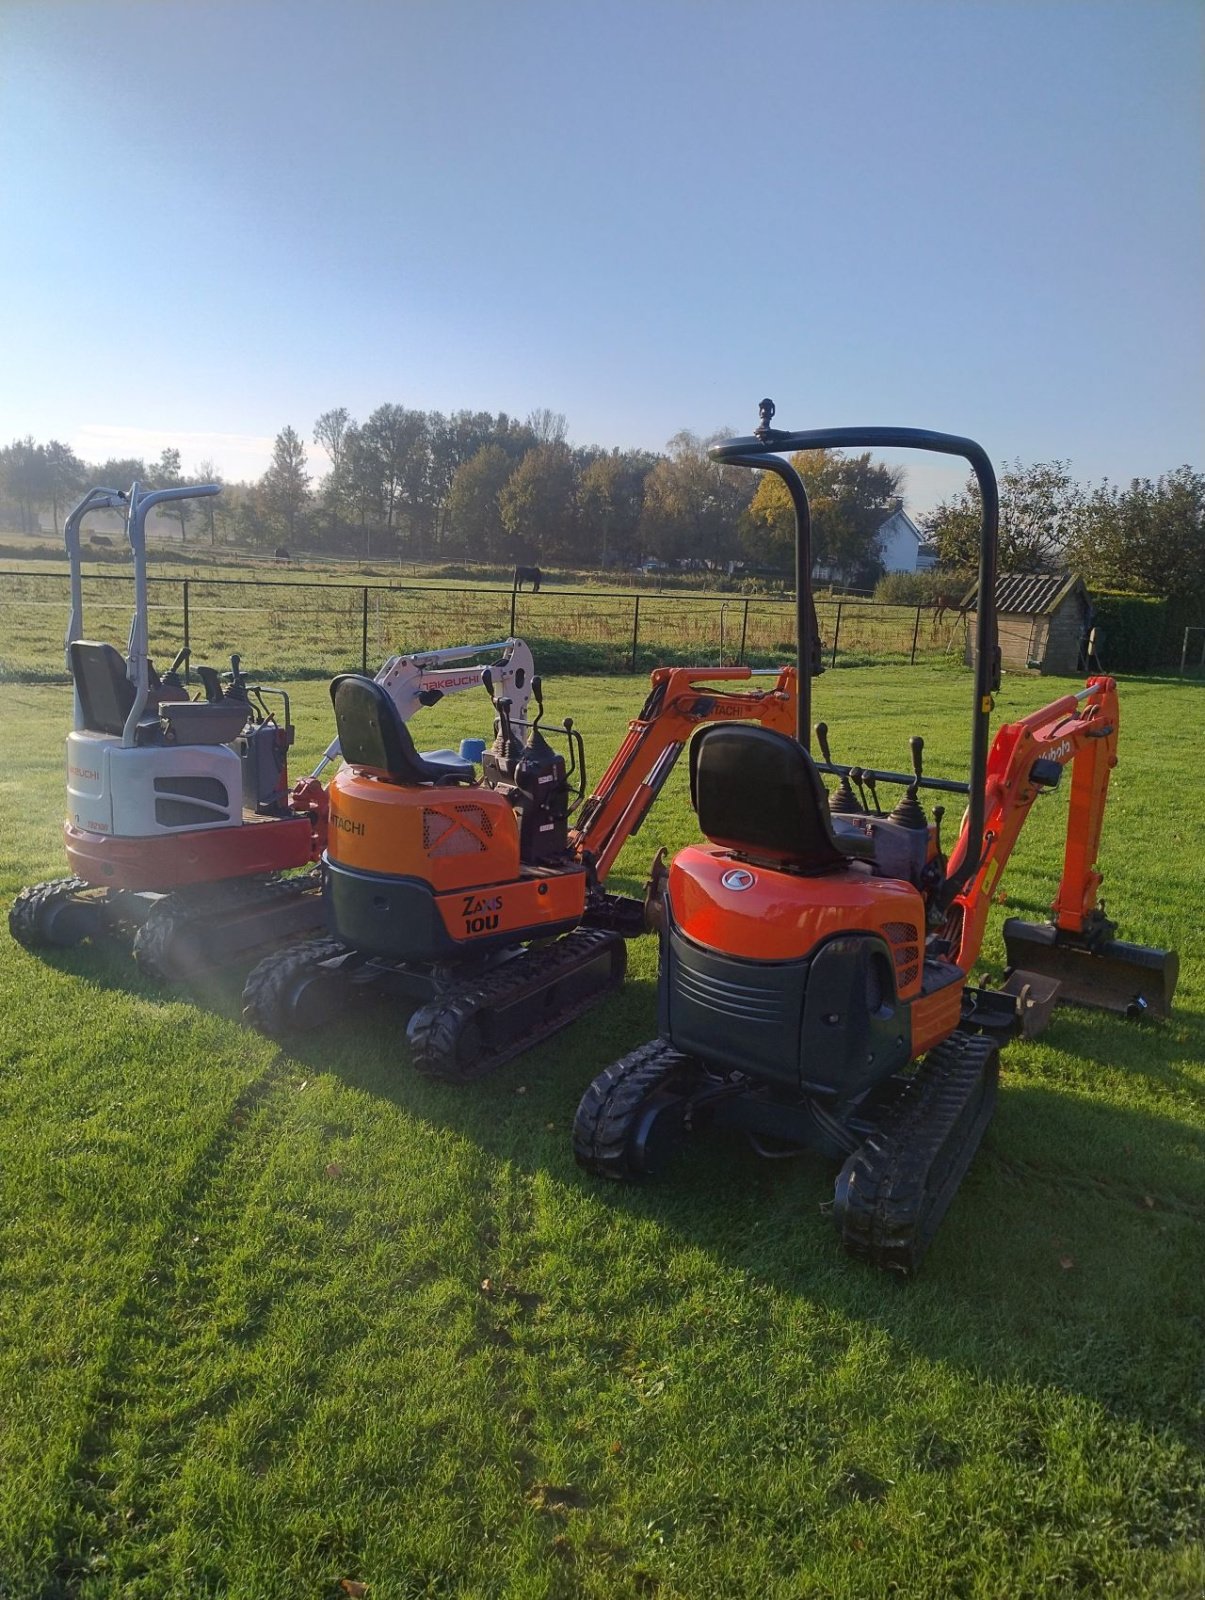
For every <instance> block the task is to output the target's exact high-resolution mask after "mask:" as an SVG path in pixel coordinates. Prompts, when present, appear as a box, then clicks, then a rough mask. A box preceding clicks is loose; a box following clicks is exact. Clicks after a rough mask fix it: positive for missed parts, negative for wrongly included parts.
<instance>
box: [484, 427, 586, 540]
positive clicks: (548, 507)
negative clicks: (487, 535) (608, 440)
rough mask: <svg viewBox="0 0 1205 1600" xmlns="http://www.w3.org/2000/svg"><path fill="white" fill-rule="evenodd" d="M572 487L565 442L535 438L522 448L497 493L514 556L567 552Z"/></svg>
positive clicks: (572, 517) (573, 507)
mask: <svg viewBox="0 0 1205 1600" xmlns="http://www.w3.org/2000/svg"><path fill="white" fill-rule="evenodd" d="M575 488H576V483H575V479H574V472H573V457H572V455H571V454H570V452H569V449H568V447H567V446H566V445H564V444H558V443H551V444H541V445H537V446H536V448H535V449H534V450H529V451H528V452H527V454H526V455H525V456H524V457H523V459H522V461H520V463H519V465H518V466H517V467H516V468H515V470H514V471H513V472H512V473H511V475H510V477H509V479H508V480H507V482H506V486H505V487H504V488H503V490H502V492H501V494H500V495H499V497H498V507H499V510H500V512H501V514H502V525H503V527H504V528H505V529H506V531H507V533H508V535H509V536H510V540H511V553H512V554H513V555H514V556H515V558H516V559H517V560H527V559H530V558H532V557H538V558H539V559H540V560H543V561H547V560H550V559H553V558H556V557H562V558H563V557H564V556H566V555H568V554H570V553H571V552H572V549H573V534H574V521H575V516H576V505H575V503H574V490H575Z"/></svg>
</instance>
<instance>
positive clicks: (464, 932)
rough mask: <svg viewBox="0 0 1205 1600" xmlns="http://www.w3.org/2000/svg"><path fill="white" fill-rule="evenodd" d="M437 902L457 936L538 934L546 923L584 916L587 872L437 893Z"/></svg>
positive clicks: (481, 936) (466, 939)
mask: <svg viewBox="0 0 1205 1600" xmlns="http://www.w3.org/2000/svg"><path fill="white" fill-rule="evenodd" d="M435 904H436V905H437V906H438V907H439V914H440V916H441V917H442V918H443V924H444V927H445V928H446V929H447V930H448V933H449V934H450V935H451V937H452V938H453V939H456V940H459V941H469V942H471V941H472V940H473V939H495V938H497V937H498V935H499V934H500V933H514V934H518V935H522V936H524V937H532V938H536V937H538V936H539V933H540V930H541V928H546V927H553V926H556V925H558V924H561V923H565V922H579V921H580V920H581V916H582V913H583V911H584V910H585V907H586V874H585V872H583V871H580V870H579V871H573V872H567V873H565V874H564V875H563V876H558V877H549V878H522V879H520V880H519V881H518V882H517V883H504V884H501V885H499V886H496V887H487V888H484V889H474V890H467V889H466V890H463V891H461V892H458V893H456V894H441V895H438V896H437V897H436V900H435Z"/></svg>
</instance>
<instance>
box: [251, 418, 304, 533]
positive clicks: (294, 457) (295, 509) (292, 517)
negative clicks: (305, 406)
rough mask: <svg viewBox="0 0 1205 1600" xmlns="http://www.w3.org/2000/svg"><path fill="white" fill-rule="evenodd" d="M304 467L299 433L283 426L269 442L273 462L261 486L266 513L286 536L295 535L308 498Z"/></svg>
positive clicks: (302, 446)
mask: <svg viewBox="0 0 1205 1600" xmlns="http://www.w3.org/2000/svg"><path fill="white" fill-rule="evenodd" d="M305 468H306V455H305V445H304V444H303V443H302V441H301V435H300V434H299V433H298V432H297V431H296V429H295V428H293V427H291V426H286V427H284V428H282V429H281V430H280V432H279V433H278V434H277V435H276V439H275V442H274V443H273V445H272V465H271V466H270V467H269V468H268V470H267V472H265V473H264V475H263V477H262V478H261V479H260V488H261V490H262V492H263V499H264V504H265V506H266V508H267V512H268V515H269V516H270V517H271V518H272V519H273V521H274V522H275V524H276V527H277V528H278V529H279V530H280V531H281V532H282V533H283V534H284V535H285V536H286V537H287V538H289V539H293V538H295V537H296V535H297V531H298V523H299V519H300V518H301V515H302V513H303V512H304V510H305V507H306V505H307V503H308V501H309V498H310V475H309V473H308V472H307V471H306V470H305Z"/></svg>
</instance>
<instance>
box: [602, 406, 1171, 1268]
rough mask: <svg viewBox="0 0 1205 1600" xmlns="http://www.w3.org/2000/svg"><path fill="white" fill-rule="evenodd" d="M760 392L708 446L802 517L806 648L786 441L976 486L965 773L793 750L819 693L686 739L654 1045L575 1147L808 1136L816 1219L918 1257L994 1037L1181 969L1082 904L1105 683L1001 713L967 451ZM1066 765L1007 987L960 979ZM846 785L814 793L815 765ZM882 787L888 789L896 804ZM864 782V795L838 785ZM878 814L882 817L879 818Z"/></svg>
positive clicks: (1107, 740)
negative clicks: (957, 819) (817, 1189)
mask: <svg viewBox="0 0 1205 1600" xmlns="http://www.w3.org/2000/svg"><path fill="white" fill-rule="evenodd" d="M773 413H774V407H773V403H772V402H771V401H768V400H767V401H763V402H762V407H761V425H760V426H759V427H758V429H757V430H756V432H755V434H754V435H753V436H752V437H750V438H743V439H735V440H732V441H729V442H728V443H726V444H723V445H717V446H716V447H714V448H713V450H712V456H713V458H714V459H716V460H717V461H723V462H727V463H731V464H734V465H740V466H745V467H751V468H755V469H757V470H759V471H769V472H773V473H776V474H777V475H778V476H779V477H780V478H781V479H782V480H783V482H784V483H785V485H786V488H787V490H788V492H789V494H790V497H791V500H792V503H793V505H794V510H795V520H796V597H797V604H798V622H797V626H798V640H799V652H800V660H801V661H802V660H806V659H807V652H808V647H809V636H810V632H811V627H812V622H811V618H812V616H813V613H812V611H811V607H810V604H809V583H810V574H811V565H812V558H811V536H810V517H809V507H808V499H807V494H806V491H805V489H804V485H803V482H802V480H801V479H800V477H799V475H798V473H797V472H796V471H795V469H794V467H793V466H792V465H791V463H790V462H789V461H786V460H784V459H783V457H782V454H781V453H782V452H786V451H801V450H816V449H843V448H847V447H854V448H868V447H869V448H884V449H905V448H914V449H920V450H929V451H938V452H942V453H949V454H953V455H960V456H964V457H965V458H966V459H967V460H968V461H969V462H970V464H971V467H972V470H973V471H974V474H975V477H976V479H977V480H978V483H979V489H980V493H981V496H982V508H983V521H982V529H981V542H980V564H979V590H978V596H979V598H978V613H977V629H976V637H977V645H976V658H975V673H974V703H973V710H972V729H971V770H970V779H969V781H968V782H960V781H952V780H949V779H943V778H933V777H928V776H926V775H925V774H924V770H923V763H922V741H921V740H919V739H914V740H913V774H912V775H911V777H910V776H909V775H907V774H905V773H898V772H883V771H876V770H874V769H871V768H867V767H850V766H842V765H837V764H835V763H834V762H833V761H832V759H831V756H830V752H829V748H828V742H827V729H826V728H825V726H824V724H823V723H821V724H818V726H817V729H816V733H817V736H818V743H819V746H820V751H821V755H822V757H823V759H822V760H821V761H815V760H814V759H813V757H812V756H811V754H810V752H809V749H808V735H809V728H808V721H809V701H810V683H809V680H808V678H807V677H801V678H800V680H799V697H798V725H797V727H796V729H795V730H794V735H795V736H794V737H789V736H787V735H786V734H785V733H783V732H782V731H776V730H769V729H765V728H739V727H732V728H730V727H722V728H709V729H707V730H706V731H705V732H703V733H701V734H700V735H699V737H698V738H697V739H696V740H695V741H694V742H693V744H692V746H691V751H690V781H691V800H692V803H693V805H694V807H695V810H696V812H697V814H698V819H699V825H700V828H701V830H702V832H703V834H704V836H705V838H706V840H707V841H708V842H707V843H706V844H703V845H700V846H690V847H688V848H687V849H685V850H682V851H680V852H679V853H678V855H677V856H676V857H675V858H674V861H673V863H672V865H671V866H670V868H669V871H668V874H665V873H663V872H662V873H656V872H655V879H656V881H655V883H654V886H653V904H654V906H655V908H656V910H657V915H658V919H659V922H660V927H661V972H660V980H659V987H658V997H659V1000H658V1008H659V1030H660V1037H659V1038H658V1039H656V1040H654V1041H653V1042H652V1043H651V1044H647V1045H644V1046H642V1047H641V1048H640V1049H638V1050H636V1051H634V1052H633V1053H632V1054H630V1055H628V1056H626V1057H624V1058H623V1060H621V1061H619V1062H617V1063H616V1064H615V1065H614V1066H611V1067H608V1068H607V1069H606V1070H605V1071H604V1072H602V1073H600V1074H599V1076H598V1077H597V1078H596V1079H595V1080H594V1082H593V1083H592V1084H591V1085H590V1087H589V1089H588V1090H587V1091H586V1093H585V1095H584V1096H583V1097H582V1101H581V1104H580V1106H579V1107H578V1111H577V1116H576V1119H575V1125H574V1150H575V1154H576V1156H577V1159H578V1161H579V1162H580V1163H581V1165H583V1166H584V1167H586V1168H587V1169H588V1170H590V1171H592V1172H595V1173H598V1174H600V1175H604V1176H608V1177H613V1178H626V1179H632V1178H640V1177H643V1176H647V1175H651V1174H654V1173H656V1172H657V1171H659V1170H660V1168H661V1167H662V1166H663V1164H664V1162H665V1160H666V1158H667V1157H668V1155H669V1154H670V1152H671V1151H672V1150H673V1148H674V1147H675V1146H676V1145H677V1144H678V1143H679V1142H680V1141H681V1140H682V1139H683V1138H684V1137H685V1136H686V1134H687V1133H689V1132H691V1131H694V1130H696V1129H699V1128H701V1127H704V1126H706V1125H708V1124H713V1125H727V1126H729V1127H733V1128H737V1129H740V1130H742V1131H743V1132H745V1133H746V1134H747V1135H748V1136H749V1138H750V1139H751V1140H752V1141H753V1143H754V1145H755V1148H758V1149H759V1150H760V1151H761V1152H762V1153H764V1154H767V1155H769V1154H775V1155H781V1154H790V1153H793V1152H794V1151H795V1150H800V1149H805V1148H812V1149H816V1150H819V1151H820V1152H822V1153H823V1154H825V1155H827V1156H829V1157H830V1158H832V1159H833V1160H835V1161H838V1162H841V1163H842V1165H841V1168H840V1172H839V1174H838V1177H837V1182H836V1192H835V1202H834V1205H833V1216H834V1219H835V1221H836V1223H837V1226H838V1228H839V1229H840V1231H841V1237H842V1240H843V1242H844V1244H845V1246H846V1247H847V1248H848V1249H849V1250H850V1251H851V1252H852V1253H854V1254H855V1255H859V1256H862V1257H865V1258H867V1259H869V1260H871V1261H873V1262H875V1263H877V1264H878V1265H879V1266H882V1267H886V1268H890V1269H894V1270H896V1271H899V1272H901V1273H904V1274H908V1273H911V1272H912V1271H914V1270H915V1268H916V1266H917V1265H918V1263H919V1262H920V1260H921V1258H922V1256H923V1255H924V1252H925V1249H926V1247H927V1246H928V1244H929V1241H930V1240H931V1238H932V1236H933V1232H934V1230H935V1228H936V1227H937V1225H938V1223H939V1222H940V1220H941V1218H942V1216H943V1215H944V1213H945V1210H946V1208H947V1207H948V1205H949V1203H950V1201H951V1199H952V1198H953V1195H954V1192H955V1190H956V1189H957V1187H958V1184H959V1183H960V1181H961V1179H962V1176H963V1174H964V1173H965V1171H966V1169H967V1167H968V1165H969V1163H970V1161H971V1158H972V1156H973V1155H974V1152H975V1150H976V1149H977V1147H978V1145H979V1142H980V1140H981V1138H982V1136H983V1132H984V1129H985V1128H986V1126H987V1124H988V1121H989V1119H990V1117H991V1114H992V1110H993V1106H994V1102H995V1095H996V1081H997V1074H998V1068H999V1053H998V1041H999V1040H1000V1039H1001V1038H1004V1037H1008V1036H1010V1035H1012V1034H1014V1033H1017V1032H1033V1031H1036V1029H1037V1027H1038V1026H1039V1025H1041V1023H1042V1022H1044V1020H1045V1019H1046V1017H1047V1015H1048V1013H1049V1010H1050V1007H1051V1005H1052V1004H1053V1002H1054V1001H1055V999H1056V998H1059V997H1060V994H1059V991H1060V985H1061V986H1062V998H1069V999H1073V1000H1077V1001H1080V1002H1082V1003H1087V1004H1096V1005H1100V1004H1104V1005H1107V1006H1109V1007H1110V1008H1112V1009H1115V1010H1120V1011H1127V1012H1130V1013H1131V1014H1142V1013H1150V1014H1152V1015H1155V1016H1165V1015H1166V1014H1167V1011H1168V1007H1169V1006H1170V1003H1171V998H1172V994H1173V992H1174V989H1175V984H1176V976H1177V972H1178V962H1177V959H1176V957H1175V955H1174V954H1171V953H1168V952H1166V951H1162V950H1154V949H1147V948H1144V947H1140V946H1135V945H1129V944H1122V943H1119V942H1118V941H1116V940H1114V939H1113V932H1114V925H1113V924H1112V923H1111V922H1109V921H1107V920H1106V918H1105V915H1104V907H1103V905H1098V903H1097V890H1098V888H1099V886H1100V882H1101V875H1100V872H1099V871H1098V870H1097V868H1096V865H1095V862H1096V856H1097V850H1098V847H1099V843H1100V833H1101V821H1102V817H1103V812H1104V805H1105V796H1106V793H1107V790H1108V782H1109V774H1110V771H1111V770H1112V768H1113V766H1114V765H1115V764H1116V761H1117V755H1116V751H1117V723H1118V705H1117V687H1116V684H1115V683H1114V681H1113V680H1112V679H1111V678H1107V677H1093V678H1090V679H1089V680H1088V682H1087V683H1086V685H1085V686H1084V688H1083V689H1081V690H1079V691H1078V692H1077V693H1075V694H1068V695H1064V696H1062V697H1061V698H1060V699H1058V700H1056V701H1055V702H1054V703H1053V704H1052V705H1049V706H1046V707H1044V708H1043V709H1042V710H1040V711H1035V712H1033V713H1031V714H1030V715H1029V716H1026V717H1022V718H1021V719H1020V720H1018V721H1016V722H1013V723H1009V724H1007V725H1006V726H1003V727H1001V729H1000V731H999V732H998V734H997V735H996V739H995V742H994V744H993V745H992V747H991V750H990V753H989V750H988V719H989V713H990V711H991V709H992V694H993V691H994V690H995V689H997V688H998V687H999V682H1000V677H999V672H1000V668H999V652H998V649H997V645H996V628H995V615H994V591H995V570H996V540H997V515H998V502H997V492H996V479H995V475H994V473H993V471H992V466H991V463H990V461H989V460H988V458H987V456H986V455H985V454H984V452H983V450H982V449H981V448H980V447H979V446H978V445H977V444H975V443H974V442H973V441H972V440H969V439H963V438H957V437H953V436H951V435H947V434H940V433H930V432H926V431H923V430H920V429H910V428H833V429H823V430H814V431H810V432H803V433H788V432H784V431H782V430H779V429H776V428H773V427H772V426H771V419H772V417H773ZM1068 765H1070V767H1071V774H1072V775H1071V811H1070V818H1069V822H1068V829H1067V844H1066V852H1065V856H1064V866H1063V877H1062V881H1061V883H1060V885H1059V892H1058V898H1057V899H1056V901H1055V903H1054V911H1055V917H1054V920H1053V922H1052V923H1050V924H1049V925H1047V926H1042V927H1034V926H1032V925H1029V924H1023V923H1019V922H1016V921H1010V922H1009V923H1007V924H1006V925H1005V942H1006V946H1007V949H1008V952H1009V959H1010V960H1012V961H1016V962H1018V963H1023V965H1020V964H1019V965H1018V966H1016V967H1014V969H1013V970H1012V972H1011V974H1010V976H1009V979H1008V981H1007V982H1006V984H1005V985H1004V987H1003V989H1002V990H996V991H987V990H984V989H976V988H974V987H972V986H970V985H968V981H967V980H968V978H969V976H970V973H971V970H972V967H973V965H974V963H975V961H976V959H977V957H978V954H979V948H980V944H981V942H982V939H983V932H984V926H985V923H986V920H987V913H988V908H989V906H990V904H991V901H992V896H993V893H994V891H995V889H996V886H997V884H998V883H999V880H1000V876H1001V873H1002V872H1003V870H1004V865H1005V862H1006V861H1007V859H1008V856H1009V852H1010V851H1011V850H1012V847H1013V845H1014V843H1015V842H1016V839H1017V835H1018V833H1019V832H1020V829H1021V825H1022V824H1023V822H1024V820H1025V818H1026V817H1027V816H1028V814H1029V811H1030V808H1031V807H1032V806H1033V804H1034V802H1035V800H1037V798H1038V797H1039V796H1040V795H1041V794H1043V793H1045V792H1048V791H1049V790H1051V789H1053V788H1054V787H1056V786H1057V784H1058V782H1059V779H1060V777H1061V775H1062V771H1063V768H1064V767H1066V766H1068ZM821 773H827V774H831V775H833V776H835V777H837V778H838V780H839V782H838V785H837V787H836V789H835V791H834V792H833V793H832V795H828V794H826V792H825V789H824V787H823V785H822V783H821V779H820V774H821ZM879 784H896V785H900V786H903V787H904V791H905V792H904V795H903V797H902V798H901V800H900V802H899V803H898V804H897V805H896V806H895V807H894V809H893V810H892V811H890V812H889V813H884V812H883V810H882V809H881V808H880V806H879V803H878V798H877V790H878V785H879ZM855 787H856V788H857V790H858V795H857V796H856V795H855V793H854V788H855ZM923 788H928V789H933V790H937V791H939V792H952V793H955V794H960V795H965V796H966V798H967V811H966V815H965V816H964V818H963V822H962V828H961V832H960V834H959V837H958V840H957V842H956V844H955V845H954V848H953V850H952V851H951V852H950V855H949V857H948V858H947V857H946V856H945V854H944V853H943V851H942V845H941V836H940V827H941V818H942V808H941V807H940V806H937V807H935V808H934V812H933V817H932V819H930V818H929V817H928V816H926V814H925V812H924V810H923V808H922V807H921V804H920V801H919V799H918V791H919V790H921V789H923ZM872 807H873V809H872Z"/></svg>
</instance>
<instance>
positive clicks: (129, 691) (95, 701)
mask: <svg viewBox="0 0 1205 1600" xmlns="http://www.w3.org/2000/svg"><path fill="white" fill-rule="evenodd" d="M70 656H71V675H72V677H73V678H74V679H75V687H76V690H77V692H78V694H79V703H80V710H81V711H82V712H83V714H84V727H85V728H87V729H88V731H89V732H90V733H112V734H119V733H121V732H123V731H124V729H125V725H126V718H127V717H128V716H129V714H130V710H131V708H132V707H133V704H134V685H133V684H132V683H131V682H130V680H129V679H128V678H127V677H126V664H125V658H124V657H123V656H122V654H121V652H120V651H119V650H115V649H114V648H113V646H112V645H111V644H94V643H93V642H92V641H91V640H89V639H73V640H72V641H71V647H70Z"/></svg>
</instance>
